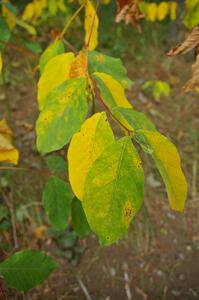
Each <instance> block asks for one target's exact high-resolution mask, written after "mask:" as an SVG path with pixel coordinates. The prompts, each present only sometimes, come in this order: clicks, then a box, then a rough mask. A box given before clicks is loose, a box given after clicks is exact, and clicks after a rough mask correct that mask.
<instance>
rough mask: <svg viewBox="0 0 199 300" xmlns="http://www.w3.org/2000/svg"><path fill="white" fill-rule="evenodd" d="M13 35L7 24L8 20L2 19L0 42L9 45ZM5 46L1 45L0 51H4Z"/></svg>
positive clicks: (0, 22) (0, 18) (0, 20)
mask: <svg viewBox="0 0 199 300" xmlns="http://www.w3.org/2000/svg"><path fill="white" fill-rule="evenodd" d="M10 36H11V33H10V29H9V27H8V25H7V23H6V20H5V18H4V17H0V40H1V41H3V42H5V43H7V42H8V41H9V39H10ZM4 47H5V45H4V44H3V43H0V50H3V48H4Z"/></svg>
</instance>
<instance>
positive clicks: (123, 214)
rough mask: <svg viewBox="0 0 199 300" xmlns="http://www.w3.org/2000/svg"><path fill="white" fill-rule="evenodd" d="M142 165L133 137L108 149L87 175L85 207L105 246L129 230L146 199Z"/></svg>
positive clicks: (91, 223)
mask: <svg viewBox="0 0 199 300" xmlns="http://www.w3.org/2000/svg"><path fill="white" fill-rule="evenodd" d="M143 188H144V175H143V169H142V164H141V161H140V158H139V155H138V153H137V150H136V148H135V147H134V146H133V144H132V142H131V138H130V137H124V138H122V139H120V140H119V141H117V142H114V143H112V144H111V145H110V146H109V147H107V148H105V150H104V151H103V152H102V154H101V155H100V156H99V157H98V158H97V159H96V160H95V162H94V163H93V165H92V167H91V169H90V171H89V172H88V175H87V177H86V181H85V185H84V194H83V201H82V205H83V209H84V212H85V214H86V217H87V221H88V223H89V225H90V227H91V229H92V230H93V231H94V232H95V233H96V234H97V235H98V237H99V239H100V243H101V244H102V245H109V244H112V243H114V242H115V241H117V240H118V239H119V238H121V237H123V236H124V235H126V233H127V229H128V226H129V224H130V222H131V220H132V218H133V217H134V216H135V214H136V213H137V212H138V210H139V208H140V206H141V204H142V201H143Z"/></svg>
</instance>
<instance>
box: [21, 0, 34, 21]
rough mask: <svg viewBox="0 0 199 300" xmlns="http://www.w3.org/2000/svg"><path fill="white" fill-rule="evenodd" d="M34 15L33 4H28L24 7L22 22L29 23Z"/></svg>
mask: <svg viewBox="0 0 199 300" xmlns="http://www.w3.org/2000/svg"><path fill="white" fill-rule="evenodd" d="M34 14H35V7H34V4H33V3H29V4H28V5H26V7H25V9H24V12H23V14H22V20H23V21H29V20H31V19H32V18H33V17H34Z"/></svg>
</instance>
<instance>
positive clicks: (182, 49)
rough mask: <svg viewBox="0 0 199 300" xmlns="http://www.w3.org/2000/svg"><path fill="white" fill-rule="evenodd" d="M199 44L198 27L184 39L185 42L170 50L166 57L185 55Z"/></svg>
mask: <svg viewBox="0 0 199 300" xmlns="http://www.w3.org/2000/svg"><path fill="white" fill-rule="evenodd" d="M198 44H199V26H197V27H195V28H194V29H193V30H192V32H191V33H190V34H189V36H188V37H187V38H186V39H185V41H184V42H183V43H182V44H180V45H178V46H176V47H174V48H172V49H171V50H170V51H169V52H168V53H167V55H169V56H173V55H177V54H185V53H187V52H189V51H191V50H192V49H193V48H195V47H196V46H197V45H198Z"/></svg>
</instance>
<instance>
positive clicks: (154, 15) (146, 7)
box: [140, 1, 177, 22]
mask: <svg viewBox="0 0 199 300" xmlns="http://www.w3.org/2000/svg"><path fill="white" fill-rule="evenodd" d="M140 9H141V11H142V13H144V14H145V16H146V19H147V20H149V21H151V22H155V21H156V20H157V21H163V20H164V19H165V18H167V17H170V19H171V20H175V19H176V11H177V2H175V1H169V2H166V1H162V2H160V3H159V4H157V3H155V2H150V3H149V2H144V1H141V2H140Z"/></svg>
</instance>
